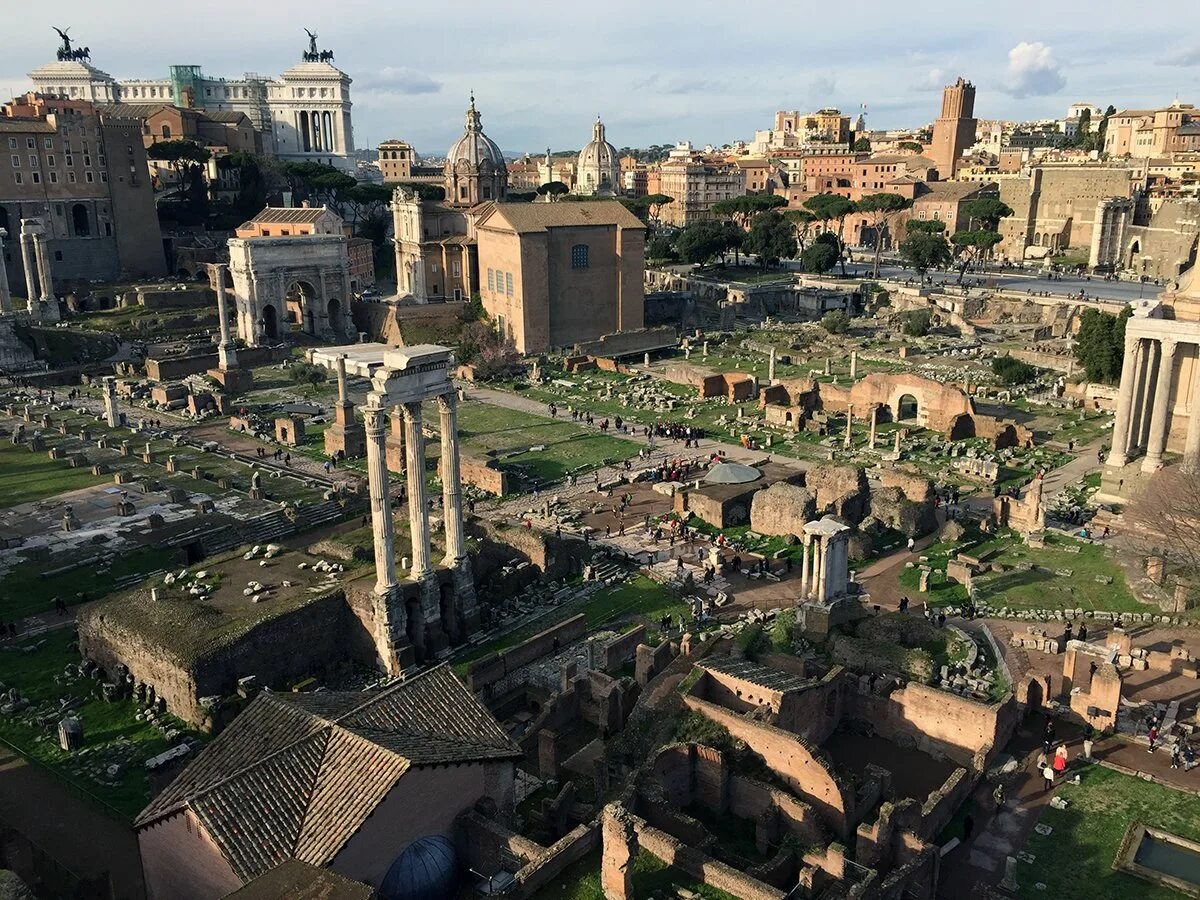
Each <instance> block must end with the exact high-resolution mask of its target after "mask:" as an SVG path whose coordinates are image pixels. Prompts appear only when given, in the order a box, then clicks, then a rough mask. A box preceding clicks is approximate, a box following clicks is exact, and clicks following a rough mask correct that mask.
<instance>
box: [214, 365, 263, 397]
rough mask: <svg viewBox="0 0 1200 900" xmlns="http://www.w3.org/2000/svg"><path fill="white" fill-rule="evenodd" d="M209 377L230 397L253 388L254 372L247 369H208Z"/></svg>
mask: <svg viewBox="0 0 1200 900" xmlns="http://www.w3.org/2000/svg"><path fill="white" fill-rule="evenodd" d="M205 374H206V375H208V377H209V378H211V379H213V380H214V381H215V382H216V383H217V384H219V385H221V389H222V390H223V391H224V392H225V393H226V394H228V395H229V396H231V397H236V396H237V395H238V394H244V393H246V392H247V391H250V390H253V389H254V373H253V372H251V371H250V370H249V369H221V368H216V369H209V370H208V371H207V372H206V373H205Z"/></svg>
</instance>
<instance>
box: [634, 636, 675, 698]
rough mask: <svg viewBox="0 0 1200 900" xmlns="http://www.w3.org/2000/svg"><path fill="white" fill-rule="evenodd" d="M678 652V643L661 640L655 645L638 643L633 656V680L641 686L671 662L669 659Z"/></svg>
mask: <svg viewBox="0 0 1200 900" xmlns="http://www.w3.org/2000/svg"><path fill="white" fill-rule="evenodd" d="M678 653H679V648H678V645H676V644H672V643H671V642H670V641H663V642H662V643H661V644H659V645H658V646H657V647H651V646H649V645H648V644H639V645H638V648H637V652H636V656H635V657H634V672H633V680H634V681H636V682H637V683H638V684H640V685H642V686H643V687H644V686H645V685H646V684H647V683H648V682H649V681H650V679H651V678H653V677H654V676H655V675H657V674H658V673H659V672H661V671H662V670H663V669H665V668H666V667H667V666H669V665H670V664H671V660H673V659H674V658H675V656H676V655H677V654H678Z"/></svg>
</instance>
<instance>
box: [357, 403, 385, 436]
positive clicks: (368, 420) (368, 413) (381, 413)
mask: <svg viewBox="0 0 1200 900" xmlns="http://www.w3.org/2000/svg"><path fill="white" fill-rule="evenodd" d="M359 411H360V412H361V413H362V415H363V425H364V426H365V427H366V429H367V431H378V432H379V433H380V434H382V433H383V432H384V431H386V430H387V414H388V411H387V409H385V408H381V407H378V406H362V407H359Z"/></svg>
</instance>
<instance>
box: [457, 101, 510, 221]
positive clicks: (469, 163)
mask: <svg viewBox="0 0 1200 900" xmlns="http://www.w3.org/2000/svg"><path fill="white" fill-rule="evenodd" d="M445 176H446V202H447V203H451V204H453V205H455V206H474V205H475V204H476V203H483V202H484V201H486V200H503V199H504V198H505V197H506V196H507V195H508V166H507V165H506V164H505V162H504V154H503V153H501V152H500V148H499V146H497V144H496V142H495V141H493V140H492V139H491V138H490V137H488V136H487V135H486V134H484V133H483V126H482V125H481V124H480V116H479V110H477V109H476V108H475V95H474V94H472V95H471V108H470V109H468V110H467V128H466V130H465V131H464V132H463V136H462V137H460V138H459V139H458V140H457V141H456V142H455V143H454V146H453V147H451V148H450V150H449V151H448V152H447V153H446V169H445Z"/></svg>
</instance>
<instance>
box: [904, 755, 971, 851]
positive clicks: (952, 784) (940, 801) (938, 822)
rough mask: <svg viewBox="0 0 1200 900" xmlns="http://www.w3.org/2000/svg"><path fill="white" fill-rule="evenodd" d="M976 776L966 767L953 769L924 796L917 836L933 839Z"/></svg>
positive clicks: (950, 817)
mask: <svg viewBox="0 0 1200 900" xmlns="http://www.w3.org/2000/svg"><path fill="white" fill-rule="evenodd" d="M977 780H978V778H977V777H972V776H971V774H970V773H969V772H968V771H967V770H966V769H955V770H954V771H953V772H951V773H950V777H949V778H947V779H946V780H945V782H943V783H942V786H941V787H940V788H938V789H937V790H936V791H934V792H933V793H932V794H930V795H929V796H928V797H926V798H925V803H924V804H923V805H922V806H921V818H920V820H919V821H918V822H917V836H918V837H920V838H921V839H922V840H926V841H932V840H934V839H935V838H936V837H937V836H938V835H939V834H941V831H942V829H943V828H945V827H946V826H947V825H948V824H949V823H950V820H951V819H952V818H954V813H955V812H957V811H958V808H959V807H960V806H962V804H963V801H964V800H966V799H967V797H968V796H969V795H970V793H971V790H972V788H974V787H975V782H976V781H977Z"/></svg>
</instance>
